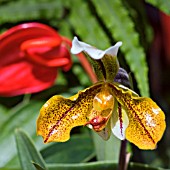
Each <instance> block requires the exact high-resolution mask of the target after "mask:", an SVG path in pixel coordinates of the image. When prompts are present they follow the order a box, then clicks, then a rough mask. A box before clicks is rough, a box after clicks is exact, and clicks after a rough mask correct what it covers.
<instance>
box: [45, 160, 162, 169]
mask: <svg viewBox="0 0 170 170" xmlns="http://www.w3.org/2000/svg"><path fill="white" fill-rule="evenodd" d="M47 166H48V168H49V170H56V169H59V170H80V169H81V170H117V163H113V162H111V161H99V162H90V163H79V164H49V165H47ZM128 170H164V169H162V168H154V167H149V165H146V164H139V163H130V165H129V167H128Z"/></svg>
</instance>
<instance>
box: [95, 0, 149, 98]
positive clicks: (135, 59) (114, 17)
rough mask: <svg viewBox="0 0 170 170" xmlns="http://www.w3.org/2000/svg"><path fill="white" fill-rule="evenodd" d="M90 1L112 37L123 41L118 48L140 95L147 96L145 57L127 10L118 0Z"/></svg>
mask: <svg viewBox="0 0 170 170" xmlns="http://www.w3.org/2000/svg"><path fill="white" fill-rule="evenodd" d="M92 2H93V3H94V5H95V7H96V9H97V12H98V13H99V15H100V17H101V19H102V20H103V22H104V23H105V25H106V27H107V28H108V29H109V30H110V32H111V34H112V36H113V37H114V39H115V40H116V41H122V42H123V45H122V47H121V48H120V50H122V51H123V52H124V54H125V59H126V61H127V63H128V65H129V66H130V69H131V71H132V72H133V73H134V75H135V78H136V81H137V83H138V88H139V90H140V92H141V95H142V96H149V86H148V66H147V64H146V57H145V53H144V50H143V48H142V47H141V46H140V43H139V34H138V33H137V32H136V31H135V29H134V23H133V21H132V20H131V18H130V17H129V13H128V10H127V9H126V8H125V7H124V5H123V4H122V2H121V1H120V0H114V1H112V0H107V1H103V0H94V1H92Z"/></svg>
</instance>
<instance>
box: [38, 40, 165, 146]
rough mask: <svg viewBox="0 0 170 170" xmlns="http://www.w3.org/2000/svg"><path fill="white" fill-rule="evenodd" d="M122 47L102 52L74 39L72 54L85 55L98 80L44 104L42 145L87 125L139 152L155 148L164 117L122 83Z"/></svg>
mask: <svg viewBox="0 0 170 170" xmlns="http://www.w3.org/2000/svg"><path fill="white" fill-rule="evenodd" d="M121 45H122V43H121V42H118V43H116V45H115V46H112V47H110V48H108V49H107V50H105V51H102V50H98V49H96V48H94V47H92V46H90V45H88V44H86V43H84V42H81V41H79V40H78V39H77V38H76V37H75V38H74V39H73V42H72V49H71V52H72V53H73V54H77V53H80V52H83V53H85V54H86V56H87V57H88V58H89V59H90V61H91V63H92V65H93V67H94V71H95V73H96V75H97V78H98V80H99V81H98V82H97V83H96V84H93V85H92V86H91V87H88V88H87V89H85V90H82V91H79V92H78V94H76V95H74V96H72V97H70V98H64V97H62V96H58V95H56V96H53V97H52V98H50V99H49V100H48V101H47V102H46V103H45V104H44V105H43V107H42V108H41V110H40V115H39V117H38V119H37V134H38V135H42V136H43V138H44V142H45V143H47V142H52V141H56V142H64V141H67V140H69V138H70V131H71V129H72V128H73V127H76V126H81V125H83V126H85V125H86V126H88V127H89V128H91V129H93V130H94V131H95V132H96V133H98V134H99V135H100V136H101V137H102V138H103V139H105V140H107V139H108V138H109V137H110V132H112V133H113V134H114V135H115V136H116V137H117V138H119V139H120V140H124V139H127V140H129V141H130V142H132V143H134V144H135V145H136V146H138V147H139V148H140V149H155V148H156V144H157V142H158V141H159V140H160V139H161V137H162V135H163V133H164V130H165V127H166V124H165V115H164V113H163V111H162V110H161V109H160V108H159V106H158V105H157V104H156V103H155V102H154V101H152V99H150V98H147V97H139V96H138V94H136V93H135V92H134V91H132V90H131V89H129V88H128V87H127V86H126V83H123V81H121V77H122V76H120V73H121V72H122V70H121V68H119V63H118V60H117V52H118V49H119V47H120V46H121ZM123 74H124V73H123ZM119 80H120V81H119Z"/></svg>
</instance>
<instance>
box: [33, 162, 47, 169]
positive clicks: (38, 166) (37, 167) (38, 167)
mask: <svg viewBox="0 0 170 170" xmlns="http://www.w3.org/2000/svg"><path fill="white" fill-rule="evenodd" d="M33 165H34V166H35V168H36V169H37V170H45V169H44V168H42V167H41V166H40V165H39V164H37V163H35V162H33Z"/></svg>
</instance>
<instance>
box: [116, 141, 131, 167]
mask: <svg viewBox="0 0 170 170" xmlns="http://www.w3.org/2000/svg"><path fill="white" fill-rule="evenodd" d="M126 147H127V140H126V139H125V140H122V141H121V148H120V155H119V164H118V170H127V167H128V163H129V159H130V153H127V152H126Z"/></svg>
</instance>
